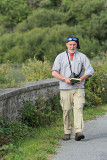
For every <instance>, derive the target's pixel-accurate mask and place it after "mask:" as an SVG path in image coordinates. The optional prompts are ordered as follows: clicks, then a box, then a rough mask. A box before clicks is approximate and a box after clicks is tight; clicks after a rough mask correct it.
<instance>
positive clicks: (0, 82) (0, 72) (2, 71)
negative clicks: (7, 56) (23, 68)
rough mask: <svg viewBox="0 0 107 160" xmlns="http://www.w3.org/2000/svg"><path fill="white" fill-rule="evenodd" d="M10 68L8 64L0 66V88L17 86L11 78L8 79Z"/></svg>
mask: <svg viewBox="0 0 107 160" xmlns="http://www.w3.org/2000/svg"><path fill="white" fill-rule="evenodd" d="M11 70H12V68H11V66H10V65H9V63H6V64H3V65H1V66H0V88H8V87H16V86H18V85H17V84H16V82H15V80H14V78H13V77H9V73H10V72H11Z"/></svg>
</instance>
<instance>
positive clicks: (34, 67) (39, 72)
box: [22, 57, 52, 82]
mask: <svg viewBox="0 0 107 160" xmlns="http://www.w3.org/2000/svg"><path fill="white" fill-rule="evenodd" d="M22 69H23V74H24V77H25V82H30V81H38V80H42V79H48V78H52V75H51V65H50V63H49V62H48V61H47V60H44V62H42V61H39V60H37V59H36V58H35V57H34V59H33V60H31V59H29V60H28V63H26V64H23V66H22Z"/></svg>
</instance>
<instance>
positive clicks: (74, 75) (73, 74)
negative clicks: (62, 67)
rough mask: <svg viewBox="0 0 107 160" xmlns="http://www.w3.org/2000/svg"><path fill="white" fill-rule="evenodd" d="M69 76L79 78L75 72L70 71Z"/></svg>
mask: <svg viewBox="0 0 107 160" xmlns="http://www.w3.org/2000/svg"><path fill="white" fill-rule="evenodd" d="M69 78H79V75H78V74H75V73H74V72H73V73H71V75H70V77H69Z"/></svg>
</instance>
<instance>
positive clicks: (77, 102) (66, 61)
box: [52, 37, 94, 141]
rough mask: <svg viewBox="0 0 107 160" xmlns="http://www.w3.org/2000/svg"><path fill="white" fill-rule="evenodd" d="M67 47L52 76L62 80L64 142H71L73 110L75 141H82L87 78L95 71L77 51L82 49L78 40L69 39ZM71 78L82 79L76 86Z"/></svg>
mask: <svg viewBox="0 0 107 160" xmlns="http://www.w3.org/2000/svg"><path fill="white" fill-rule="evenodd" d="M66 46H67V51H64V52H62V53H60V54H59V55H58V56H57V57H56V59H55V61H54V65H53V68H52V75H53V76H54V77H56V78H58V79H59V80H60V82H59V83H60V103H61V106H62V110H63V121H64V133H65V135H64V137H63V140H70V135H71V132H72V109H73V111H74V131H75V140H76V141H80V140H81V139H84V138H85V136H84V135H83V133H82V131H83V128H84V122H83V106H84V103H85V92H84V83H85V80H86V79H87V78H89V77H91V76H92V75H93V73H94V70H93V68H92V66H91V64H90V61H89V59H88V58H87V57H86V55H84V54H83V53H81V52H79V51H77V50H76V49H80V45H79V39H78V38H76V37H68V38H67V43H66ZM83 66H84V69H85V71H84V73H83ZM71 77H73V78H80V79H81V80H80V82H78V83H75V84H74V83H72V82H71V81H70V78H71Z"/></svg>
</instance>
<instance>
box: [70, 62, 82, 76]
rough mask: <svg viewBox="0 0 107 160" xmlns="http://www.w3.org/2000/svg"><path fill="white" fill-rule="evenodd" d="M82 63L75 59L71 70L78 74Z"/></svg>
mask: <svg viewBox="0 0 107 160" xmlns="http://www.w3.org/2000/svg"><path fill="white" fill-rule="evenodd" d="M82 66H83V64H82V62H81V61H75V62H74V63H73V67H72V68H73V72H74V73H76V74H79V73H80V71H81V68H82Z"/></svg>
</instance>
